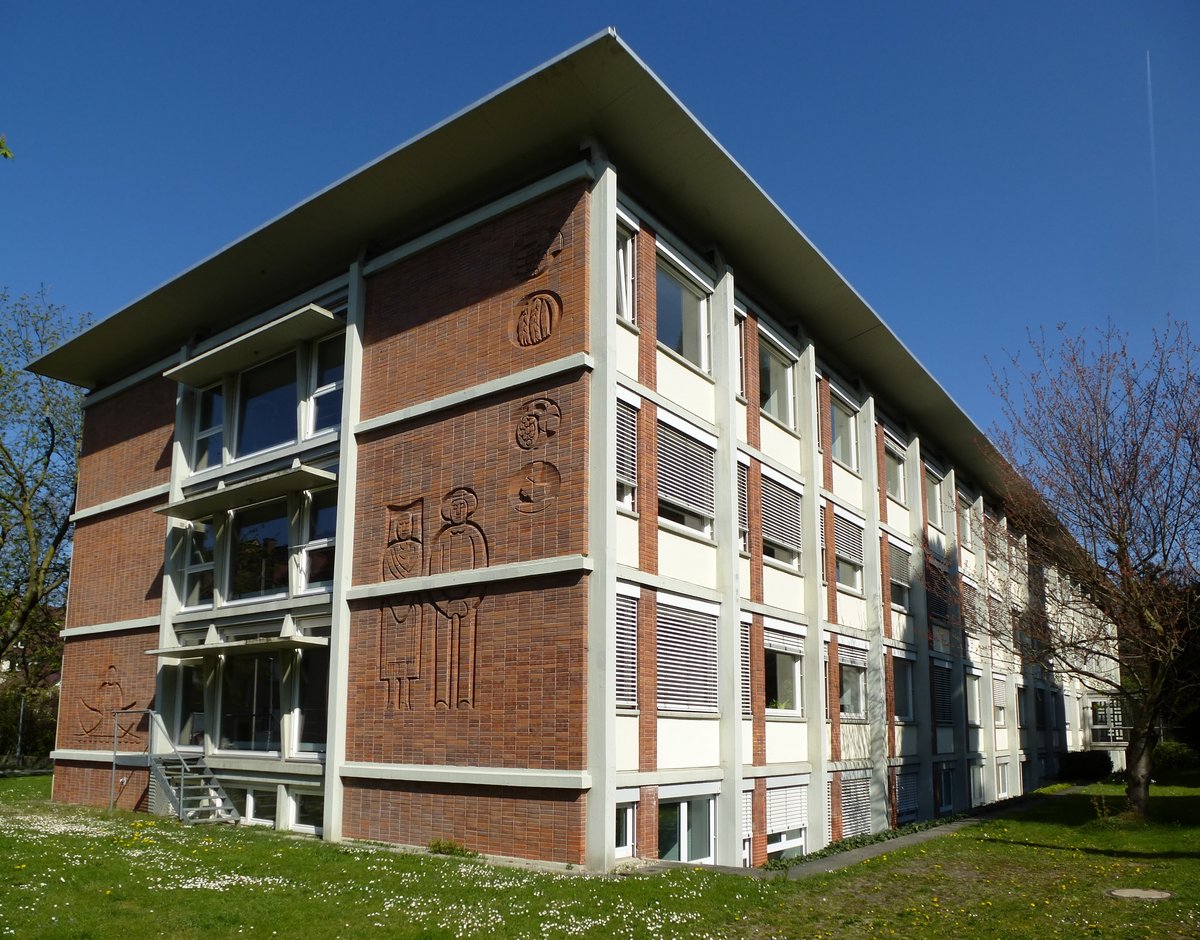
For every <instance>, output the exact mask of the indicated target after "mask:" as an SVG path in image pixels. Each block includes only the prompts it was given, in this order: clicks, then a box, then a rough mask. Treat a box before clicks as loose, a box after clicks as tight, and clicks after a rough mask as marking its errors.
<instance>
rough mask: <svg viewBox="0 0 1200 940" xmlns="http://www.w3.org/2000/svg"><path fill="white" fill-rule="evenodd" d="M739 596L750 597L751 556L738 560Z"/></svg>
mask: <svg viewBox="0 0 1200 940" xmlns="http://www.w3.org/2000/svg"><path fill="white" fill-rule="evenodd" d="M738 594H740V595H741V596H742V597H745V598H749V597H750V556H749V555H741V556H739V558H738Z"/></svg>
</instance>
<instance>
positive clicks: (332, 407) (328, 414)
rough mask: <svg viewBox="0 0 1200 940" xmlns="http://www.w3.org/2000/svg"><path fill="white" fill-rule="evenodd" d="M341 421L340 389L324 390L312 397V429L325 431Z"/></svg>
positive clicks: (336, 425)
mask: <svg viewBox="0 0 1200 940" xmlns="http://www.w3.org/2000/svg"><path fill="white" fill-rule="evenodd" d="M341 423H342V390H341V389H340V388H337V389H334V390H333V391H330V392H324V393H322V394H320V395H318V396H316V397H315V398H314V399H313V431H314V432H315V431H326V430H328V429H329V428H336V427H338V426H340V425H341Z"/></svg>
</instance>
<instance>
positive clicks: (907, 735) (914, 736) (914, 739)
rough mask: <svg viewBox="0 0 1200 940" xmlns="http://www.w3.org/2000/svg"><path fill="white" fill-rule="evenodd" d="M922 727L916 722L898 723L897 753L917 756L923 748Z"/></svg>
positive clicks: (902, 755)
mask: <svg viewBox="0 0 1200 940" xmlns="http://www.w3.org/2000/svg"><path fill="white" fill-rule="evenodd" d="M920 731H921V729H920V727H919V726H917V725H916V724H914V723H908V724H903V725H896V753H897V754H899V755H900V756H901V757H910V756H911V757H915V756H916V755H917V753H918V752H919V751H920V748H921V734H920Z"/></svg>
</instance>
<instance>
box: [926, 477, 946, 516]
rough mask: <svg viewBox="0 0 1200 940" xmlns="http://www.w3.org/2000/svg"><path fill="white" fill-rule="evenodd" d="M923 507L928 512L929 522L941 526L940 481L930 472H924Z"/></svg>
mask: <svg viewBox="0 0 1200 940" xmlns="http://www.w3.org/2000/svg"><path fill="white" fill-rule="evenodd" d="M925 509H926V511H927V512H928V513H929V524H930V525H931V526H933V527H934V528H937V529H940V528H941V527H942V481H941V480H940V479H938V478H937V477H935V476H934V475H933V474H932V473H927V474H925Z"/></svg>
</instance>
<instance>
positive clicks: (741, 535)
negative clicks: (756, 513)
mask: <svg viewBox="0 0 1200 940" xmlns="http://www.w3.org/2000/svg"><path fill="white" fill-rule="evenodd" d="M749 472H750V471H749V469H748V468H747V467H746V465H745V464H744V463H742V462H741V461H738V465H737V497H738V545H739V546H740V547H741V550H742V551H743V552H748V551H750V500H749V497H748V495H747V490H748V483H747V480H746V477H747V475H748V474H749Z"/></svg>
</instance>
